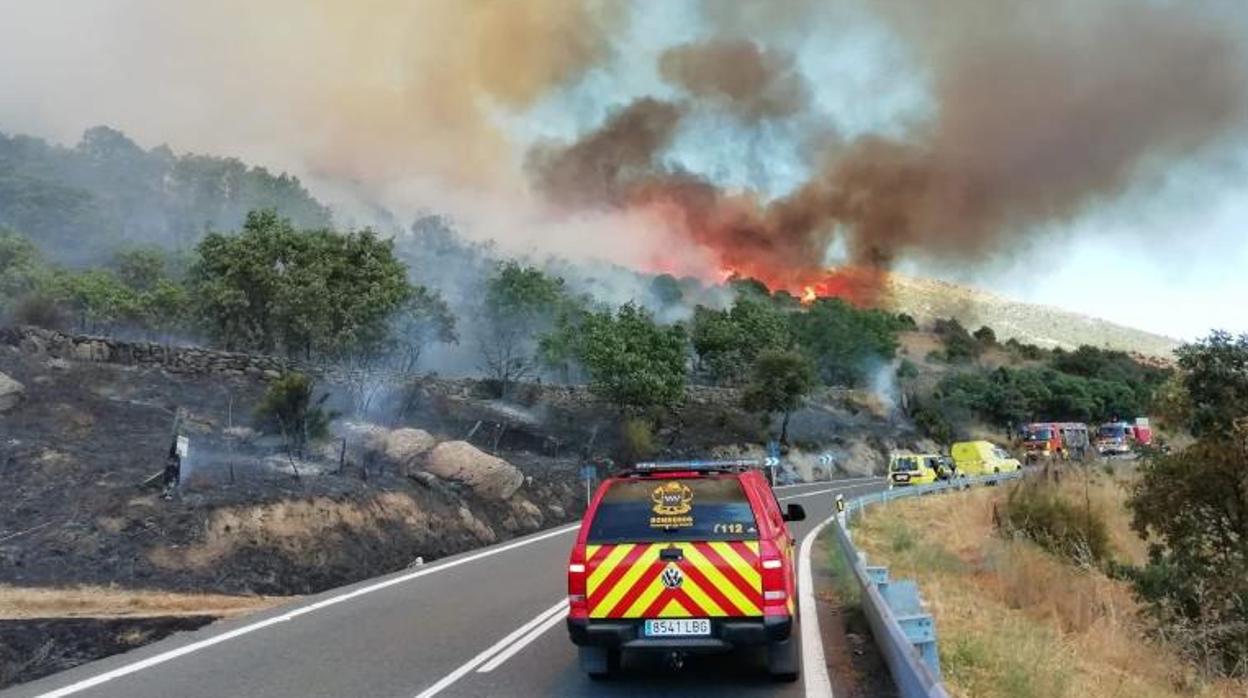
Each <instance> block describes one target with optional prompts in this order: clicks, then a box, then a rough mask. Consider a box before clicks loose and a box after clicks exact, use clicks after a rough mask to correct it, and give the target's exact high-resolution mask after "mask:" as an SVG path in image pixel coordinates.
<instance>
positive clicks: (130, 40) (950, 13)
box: [0, 0, 1248, 291]
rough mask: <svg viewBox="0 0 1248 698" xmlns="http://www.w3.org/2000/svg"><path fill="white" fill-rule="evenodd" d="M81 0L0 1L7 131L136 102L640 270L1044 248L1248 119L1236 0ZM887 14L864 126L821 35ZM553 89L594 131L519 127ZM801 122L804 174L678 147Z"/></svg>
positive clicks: (759, 270) (759, 149)
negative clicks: (911, 102)
mask: <svg viewBox="0 0 1248 698" xmlns="http://www.w3.org/2000/svg"><path fill="white" fill-rule="evenodd" d="M58 5H61V6H59V7H32V6H31V5H30V4H28V3H21V2H18V1H17V0H0V10H3V11H4V13H5V16H6V17H9V18H12V19H13V20H14V21H12V22H10V23H8V27H9V28H8V29H0V63H3V64H4V65H6V66H8V67H9V68H10V70H8V71H7V73H8V74H7V75H5V76H0V90H3V92H4V93H5V94H6V98H5V103H4V104H2V105H0V118H4V119H6V120H8V121H9V122H10V123H0V128H5V129H14V128H15V127H20V126H24V127H32V126H40V127H43V128H42V130H43V131H44V132H55V133H58V134H61V135H62V136H65V137H68V134H66V133H65V132H66V131H72V129H74V128H78V129H81V128H83V127H86V126H89V125H93V124H95V123H110V124H112V125H114V126H117V127H119V128H121V129H123V130H127V131H128V132H134V133H135V135H137V136H138V137H140V138H141V139H145V140H146V142H148V143H150V144H155V143H158V142H161V141H169V142H170V143H171V144H172V145H174V146H175V147H177V148H180V149H198V150H209V151H215V152H221V153H222V154H240V155H243V156H250V157H253V158H260V159H262V160H263V161H264V162H263V163H262V164H277V165H278V166H282V167H289V168H291V169H293V170H295V171H297V172H299V173H301V174H305V175H309V176H311V177H313V178H314V179H315V180H316V181H318V182H326V183H329V185H332V186H335V187H337V188H339V189H344V190H349V191H351V192H354V193H358V194H360V195H367V196H371V197H374V198H375V199H376V200H378V201H384V202H386V203H387V204H388V205H389V204H394V203H395V202H398V203H400V204H402V205H407V206H410V207H411V208H412V209H415V208H431V209H434V210H438V209H442V210H447V211H448V212H449V213H451V214H452V215H455V216H459V217H461V218H462V219H463V220H467V221H469V222H470V223H477V224H480V225H481V226H482V227H484V228H486V229H487V233H488V234H489V235H491V236H494V237H499V238H501V239H502V240H503V241H504V242H506V240H507V238H509V237H517V238H524V239H525V240H526V241H527V242H528V243H530V244H532V245H535V246H537V247H538V248H539V249H544V250H545V251H550V252H556V253H559V254H562V255H566V256H576V254H577V253H578V252H579V253H585V254H591V255H592V254H606V255H609V256H611V257H612V258H614V259H617V260H623V261H626V262H627V263H629V264H633V265H636V266H640V267H646V266H652V267H662V268H667V267H669V266H678V265H676V264H674V263H673V262H672V261H671V260H670V259H668V257H673V256H677V255H680V256H682V257H686V258H688V260H693V261H691V262H689V264H693V265H695V266H699V265H700V266H701V267H703V268H704V272H705V274H706V275H707V276H708V277H713V276H715V275H717V274H722V273H725V272H738V273H746V274H751V275H755V276H758V277H759V278H762V279H763V280H765V281H767V282H768V283H771V284H773V285H775V286H778V287H784V288H788V289H790V290H793V291H798V290H800V289H801V288H802V287H803V286H806V285H810V284H814V283H817V282H820V281H822V280H825V279H826V273H825V272H826V266H827V262H828V251H829V250H830V249H839V250H843V253H844V255H845V260H843V261H844V262H846V263H848V265H849V266H852V267H855V268H865V269H869V270H887V269H889V268H891V267H892V265H894V264H895V263H897V262H898V261H900V260H907V259H932V260H943V261H946V262H947V261H949V260H954V261H955V262H959V263H966V264H971V265H973V264H979V263H982V262H983V261H985V260H990V259H995V258H1000V257H1002V256H1009V255H1011V254H1016V253H1017V251H1019V250H1028V249H1032V248H1034V247H1035V246H1036V245H1037V244H1042V243H1043V241H1044V236H1045V235H1047V234H1048V233H1046V232H1044V231H1046V230H1049V229H1050V228H1052V227H1053V226H1055V225H1056V226H1060V225H1061V224H1062V223H1064V222H1067V221H1071V220H1074V219H1077V218H1078V217H1080V216H1081V215H1083V214H1084V212H1086V211H1087V210H1088V209H1089V208H1092V207H1096V206H1098V205H1100V204H1102V203H1104V202H1122V201H1124V200H1128V201H1129V200H1130V199H1131V198H1132V197H1143V198H1147V197H1148V196H1149V195H1150V192H1151V189H1150V186H1151V184H1150V183H1151V182H1153V181H1154V180H1156V179H1157V178H1158V177H1160V176H1162V174H1164V173H1166V172H1168V171H1170V170H1172V169H1173V168H1175V167H1178V166H1180V165H1183V166H1191V163H1200V162H1201V161H1202V159H1204V158H1208V157H1209V154H1210V153H1211V152H1214V153H1216V152H1218V151H1220V150H1222V149H1226V148H1231V147H1234V146H1237V145H1242V139H1243V136H1244V135H1245V133H1244V132H1245V123H1246V121H1248V119H1246V118H1245V111H1244V104H1245V84H1244V82H1245V81H1244V76H1245V74H1248V73H1246V71H1245V56H1244V43H1245V42H1244V24H1243V22H1242V21H1239V20H1238V19H1237V15H1236V13H1235V10H1236V9H1237V8H1236V7H1235V6H1234V5H1233V4H1231V3H1216V2H1184V3H1180V2H1161V1H1158V2H1139V1H1136V0H1098V1H1094V2H1073V0H1054V1H1053V2H1046V3H1035V2H1028V1H1026V0H997V1H995V2H990V3H986V2H981V1H978V0H948V1H947V2H940V3H914V2H907V1H903V0H858V1H857V2H854V3H845V4H837V6H836V7H831V6H829V4H828V3H822V2H816V1H814V0H777V1H776V2H753V3H751V2H741V3H736V2H733V3H729V2H715V1H711V0H707V1H705V2H699V1H697V0H687V1H685V2H673V3H661V4H659V3H656V4H654V5H651V6H648V7H647V9H644V10H642V9H638V6H637V5H634V4H630V3H624V2H612V1H611V0H535V1H531V2H530V1H526V2H511V1H510V0H476V1H474V2H464V1H461V0H424V1H422V2H416V3H411V2H401V1H399V0H372V1H370V2H366V3H350V4H348V3H340V2H336V1H332V0H272V1H268V2H264V3H245V2H242V1H241V0H224V1H223V2H219V3H185V4H183V3H178V4H173V3H164V2H157V1H156V0H119V1H117V2H95V3H92V2H83V3H75V4H73V6H70V5H69V4H58ZM850 7H852V8H853V11H852V12H850V11H848V10H846V9H845V8H850ZM677 10H679V12H678V11H677ZM667 13H671V15H670V16H671V17H672V18H670V19H669V15H668V14H667ZM643 15H645V16H643ZM643 20H645V21H643ZM641 25H644V26H641ZM867 35H870V36H876V35H882V36H885V37H886V39H887V43H888V45H889V46H890V47H891V50H892V53H891V54H890V55H891V56H892V58H890V60H889V62H888V63H887V65H886V67H885V69H882V70H880V71H878V76H879V77H878V79H877V82H878V83H879V85H878V92H879V94H881V95H883V94H886V93H889V92H890V89H891V88H892V87H893V86H894V85H895V84H902V83H904V84H916V85H919V86H921V91H922V93H923V96H924V100H925V102H926V104H925V107H924V108H923V109H922V110H919V111H914V112H912V113H909V114H907V115H906V118H904V119H900V120H893V121H892V122H891V123H888V124H880V127H879V128H874V129H873V128H871V127H870V125H869V124H868V126H867V127H861V126H860V127H859V128H856V129H854V130H852V131H849V130H845V129H844V128H842V127H841V125H842V124H843V123H845V121H846V118H847V117H853V116H856V115H858V114H860V113H867V112H870V111H871V109H870V107H871V106H872V105H871V104H870V102H871V100H872V98H873V96H874V94H875V90H874V89H871V86H868V88H867V89H865V90H864V89H861V88H860V89H859V90H858V91H857V92H856V93H855V96H856V99H857V103H854V102H849V103H844V102H838V103H836V105H835V106H834V107H829V103H828V101H827V100H826V99H820V98H819V96H820V95H824V94H827V93H830V92H835V91H836V90H837V89H838V87H840V86H841V85H842V84H848V83H849V82H851V81H852V78H853V77H854V76H852V75H846V74H845V73H844V72H839V73H838V72H835V71H831V72H830V71H827V70H826V69H824V68H823V67H821V66H823V65H824V64H823V63H821V62H820V61H818V60H812V58H814V59H817V58H820V57H821V54H825V53H828V52H832V51H835V50H837V49H838V48H839V47H841V46H848V47H853V46H855V45H857V44H858V43H861V41H862V37H863V36H867ZM552 105H555V106H552ZM558 105H566V106H567V108H566V109H563V110H561V109H560V108H559V107H558ZM830 108H831V109H836V110H840V112H843V113H829V109H830ZM564 112H568V113H564ZM571 112H575V114H571ZM533 114H545V115H550V114H555V115H556V116H559V117H561V118H564V117H566V121H567V122H568V123H571V124H573V125H574V128H570V129H565V130H564V131H563V132H559V133H555V134H553V135H552V134H551V133H549V132H548V131H543V130H542V129H537V130H538V131H539V132H541V133H542V135H541V136H540V137H535V138H530V137H528V136H525V135H520V134H524V133H531V131H524V130H523V129H522V130H520V131H517V130H516V129H515V128H514V124H515V123H516V122H517V121H520V122H523V121H524V120H525V119H526V118H527V119H530V120H532V118H533V116H532V115H533ZM585 115H589V116H585ZM573 117H575V118H573ZM725 124H728V125H729V127H726V126H724V125H725ZM540 125H541V124H539V126H540ZM777 132H783V133H786V134H789V135H791V136H792V138H791V140H792V141H793V142H795V143H797V144H798V145H797V147H796V151H797V156H796V159H797V160H798V161H800V164H801V169H800V172H798V174H797V175H796V176H795V178H794V181H793V182H792V185H791V186H787V187H785V189H784V190H783V191H780V192H769V191H760V190H757V189H753V188H751V187H750V186H743V185H742V184H741V182H740V181H736V182H734V183H733V184H728V183H727V180H726V178H724V177H721V176H719V174H718V173H717V172H715V171H714V170H713V169H712V170H706V169H698V168H695V167H691V166H690V165H689V158H688V157H682V154H681V153H680V152H678V151H679V149H680V147H681V144H682V143H686V142H690V141H693V142H697V143H699V144H701V145H702V147H705V148H708V149H715V148H717V147H719V148H722V149H723V150H724V151H725V152H735V150H732V149H731V148H730V146H733V145H735V144H736V142H737V141H738V140H743V139H744V140H750V141H751V143H755V144H761V145H756V146H755V147H752V149H751V153H752V155H751V157H755V158H759V159H761V160H764V161H765V160H767V159H768V158H769V157H771V155H770V153H769V150H768V148H769V146H768V143H769V141H768V140H767V136H768V134H773V133H777ZM699 135H700V136H702V137H701V138H691V136H699ZM684 155H686V156H687V155H688V154H687V153H686V154H684ZM779 156H780V153H779V151H778V150H777V151H776V158H779ZM721 160H722V158H721ZM604 221H606V222H607V223H604ZM689 264H686V265H685V266H684V268H686V269H687V268H688V266H689ZM866 278H874V277H873V275H872V274H867V275H866Z"/></svg>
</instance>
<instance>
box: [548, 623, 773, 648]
mask: <svg viewBox="0 0 1248 698" xmlns="http://www.w3.org/2000/svg"><path fill="white" fill-rule="evenodd" d="M643 622H644V621H642V620H585V619H583V618H576V619H573V618H569V619H568V634H569V635H570V636H571V638H572V643H573V644H576V645H581V646H588V647H618V648H621V649H630V650H633V649H636V650H672V649H679V650H683V651H686V652H708V653H710V652H727V651H729V650H732V649H735V648H737V647H747V646H753V645H766V644H768V643H771V642H779V641H781V640H787V639H788V638H789V636H790V635H792V633H793V619H792V618H780V617H771V616H769V617H766V618H748V619H747V618H742V619H724V620H719V619H712V620H711V636H710V637H661V638H660V637H645V636H643V635H642V631H641V628H642V623H643Z"/></svg>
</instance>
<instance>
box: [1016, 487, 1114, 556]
mask: <svg viewBox="0 0 1248 698" xmlns="http://www.w3.org/2000/svg"><path fill="white" fill-rule="evenodd" d="M998 527H999V528H1000V530H1001V532H1002V533H1004V534H1006V535H1017V536H1022V537H1023V538H1027V539H1028V540H1031V541H1032V542H1034V543H1036V544H1037V545H1039V546H1040V547H1042V548H1044V549H1045V550H1048V551H1049V552H1051V553H1053V554H1054V555H1059V556H1061V557H1065V558H1067V559H1070V560H1072V561H1074V562H1076V563H1078V564H1081V565H1091V564H1100V563H1102V562H1104V561H1105V560H1106V559H1108V558H1109V552H1110V550H1109V530H1108V527H1107V525H1106V523H1105V518H1104V516H1103V515H1102V514H1101V512H1099V511H1097V510H1094V509H1091V508H1088V507H1086V506H1081V505H1078V504H1075V503H1073V502H1070V501H1069V500H1067V499H1066V498H1065V497H1063V496H1062V494H1061V493H1060V492H1059V491H1058V490H1057V489H1056V488H1055V487H1052V486H1050V485H1048V484H1045V483H1037V482H1025V483H1023V484H1021V485H1018V486H1016V487H1015V488H1014V489H1012V490H1010V493H1009V496H1007V497H1006V500H1005V505H1004V506H1003V507H1002V509H1001V510H1000V512H999V518H998Z"/></svg>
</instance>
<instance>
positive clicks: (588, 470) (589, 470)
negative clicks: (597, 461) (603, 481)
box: [581, 465, 598, 482]
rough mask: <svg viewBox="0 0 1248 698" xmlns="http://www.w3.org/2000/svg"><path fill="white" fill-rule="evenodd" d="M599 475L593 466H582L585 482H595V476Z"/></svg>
mask: <svg viewBox="0 0 1248 698" xmlns="http://www.w3.org/2000/svg"><path fill="white" fill-rule="evenodd" d="M597 474H598V471H597V470H596V469H595V468H594V466H592V465H582V466H581V479H582V480H584V481H585V482H589V481H590V480H593V479H594V476H595V475H597Z"/></svg>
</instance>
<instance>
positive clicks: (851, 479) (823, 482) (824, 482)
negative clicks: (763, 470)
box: [771, 475, 884, 490]
mask: <svg viewBox="0 0 1248 698" xmlns="http://www.w3.org/2000/svg"><path fill="white" fill-rule="evenodd" d="M883 479H884V478H882V477H880V476H878V475H871V476H868V477H847V478H843V479H839V480H818V481H816V482H798V483H794V484H792V485H776V486H775V487H773V488H771V489H773V490H787V489H789V488H791V487H815V486H817V485H840V484H842V483H847V482H865V481H868V480H883Z"/></svg>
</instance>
